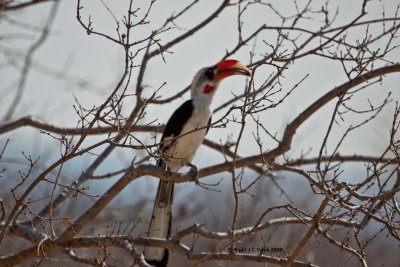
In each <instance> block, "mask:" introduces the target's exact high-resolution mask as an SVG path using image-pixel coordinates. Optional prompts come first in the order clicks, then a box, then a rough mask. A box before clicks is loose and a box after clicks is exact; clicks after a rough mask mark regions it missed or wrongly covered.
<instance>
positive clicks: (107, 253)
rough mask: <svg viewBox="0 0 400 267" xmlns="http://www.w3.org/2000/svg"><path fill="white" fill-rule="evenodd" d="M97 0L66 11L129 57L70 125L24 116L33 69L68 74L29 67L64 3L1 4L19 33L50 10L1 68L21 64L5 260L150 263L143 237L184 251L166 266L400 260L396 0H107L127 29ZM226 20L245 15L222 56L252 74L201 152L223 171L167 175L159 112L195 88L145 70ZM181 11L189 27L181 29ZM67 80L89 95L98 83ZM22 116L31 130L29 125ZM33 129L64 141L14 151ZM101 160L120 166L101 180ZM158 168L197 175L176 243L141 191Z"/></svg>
mask: <svg viewBox="0 0 400 267" xmlns="http://www.w3.org/2000/svg"><path fill="white" fill-rule="evenodd" d="M86 2H87V1H82V0H77V2H76V7H75V14H72V13H71V14H70V16H71V17H72V16H74V15H75V16H76V20H77V21H78V23H79V25H80V27H81V31H84V32H86V33H87V35H88V37H87V38H96V42H111V43H113V44H114V45H117V46H118V47H119V48H120V49H121V50H123V54H124V55H123V62H121V63H123V64H122V71H121V75H120V76H119V77H118V80H117V81H116V82H115V84H114V85H113V86H108V87H107V95H106V96H103V97H102V102H101V103H100V104H94V103H91V104H90V105H89V106H85V105H83V104H81V103H80V101H79V97H80V96H79V95H77V96H75V97H76V104H75V105H74V106H73V109H74V111H75V112H76V114H77V116H78V119H77V120H76V126H75V127H67V126H66V125H64V124H62V123H61V122H60V123H59V124H52V123H50V122H47V121H43V120H39V119H37V118H36V116H34V114H32V115H28V116H22V117H21V116H19V110H21V109H23V106H22V104H21V98H22V96H23V95H26V94H28V93H27V92H26V90H25V87H26V86H27V84H28V83H29V80H28V76H29V72H30V71H32V70H34V69H36V70H40V71H42V72H44V73H45V74H46V75H47V76H46V75H45V76H43V77H48V76H56V77H59V73H57V71H55V70H54V69H47V68H45V67H44V66H43V65H40V63H38V62H35V60H34V55H35V53H36V52H37V51H38V50H40V48H41V46H42V45H43V44H44V43H45V42H46V41H47V40H48V38H50V37H51V36H50V37H49V32H51V28H52V24H53V21H54V19H55V18H56V16H57V15H58V14H59V11H60V10H58V9H59V5H60V1H26V2H16V1H2V2H1V3H0V16H1V17H0V19H1V23H3V24H4V23H8V24H12V25H13V26H15V27H17V28H27V26H26V25H27V24H23V22H21V21H19V20H18V15H19V13H18V12H21V11H22V12H23V11H24V10H27V9H31V8H38V7H40V8H43V9H44V10H48V13H47V15H46V16H47V18H46V22H45V26H43V27H41V28H39V29H37V28H36V29H34V30H33V32H34V33H35V35H34V36H35V38H34V40H33V41H32V40H31V39H29V41H30V42H31V43H29V44H30V45H28V46H27V47H25V48H24V47H23V48H20V47H18V50H12V49H11V48H10V47H8V46H7V45H2V44H1V43H0V45H1V46H0V52H1V56H2V61H3V62H1V66H2V69H0V70H1V71H3V72H4V73H6V72H7V67H9V66H15V68H16V69H17V70H18V79H17V82H13V83H10V82H8V81H4V78H6V77H5V76H6V75H4V78H2V81H3V83H4V84H5V85H4V86H5V87H4V88H2V90H3V92H2V93H3V94H5V93H4V92H5V90H8V89H9V88H11V89H12V93H11V95H10V93H7V94H5V95H9V96H8V97H7V98H5V99H7V101H4V100H1V103H2V106H3V107H2V108H1V112H2V114H1V118H2V121H1V124H0V135H1V139H0V161H1V164H2V167H1V170H0V175H1V181H0V182H1V199H2V200H1V201H0V204H1V205H0V209H1V226H0V230H1V232H0V251H1V253H0V266H14V265H17V264H22V263H30V264H33V265H35V266H40V265H50V264H54V263H56V262H61V263H62V264H66V265H68V266H74V265H76V266H131V265H133V264H137V265H139V266H148V265H147V263H146V259H145V258H144V256H143V254H142V251H143V247H145V246H151V247H163V248H167V249H168V250H169V251H170V252H171V253H173V255H172V258H171V259H170V266H176V265H180V264H181V265H182V266H187V265H196V266H197V265H204V266H208V265H209V266H215V265H224V266H232V265H234V264H236V263H237V264H240V266H242V265H243V262H245V263H247V264H249V266H254V265H255V264H256V263H260V264H263V265H265V264H266V263H271V264H275V265H278V266H279V265H280V266H337V263H338V262H340V263H342V264H347V265H348V266H356V265H361V266H368V265H371V266H377V265H378V264H383V263H385V262H386V263H388V264H389V265H395V264H396V260H397V261H398V258H396V257H397V256H396V253H397V252H396V248H397V247H398V244H399V243H398V241H399V239H400V236H399V223H400V222H399V219H400V216H399V213H400V208H399V203H398V196H399V190H400V169H399V165H400V141H399V136H400V135H399V125H400V115H399V114H400V105H399V103H398V99H397V98H398V97H399V94H398V82H399V81H398V73H399V72H400V64H399V62H398V59H399V57H398V55H399V44H400V43H399V38H398V31H399V28H400V18H399V16H398V11H399V6H398V4H396V3H395V1H392V2H390V3H387V2H381V1H366V0H364V1H362V2H357V3H351V4H348V5H349V6H341V5H338V6H336V4H335V3H332V2H329V1H327V2H325V3H320V2H317V1H311V0H310V1H294V2H291V3H290V4H289V3H288V4H286V5H285V4H278V3H276V4H275V3H272V2H271V3H270V2H269V1H232V0H221V1H220V2H219V3H218V5H217V6H216V8H214V9H210V8H211V7H210V8H208V12H209V13H208V14H204V13H201V14H202V16H201V17H202V19H201V20H195V19H196V18H197V17H196V18H195V17H194V16H193V14H197V13H198V12H200V11H204V9H203V8H202V7H201V3H200V1H198V0H194V1H192V2H190V3H186V5H183V6H180V7H176V8H174V9H175V10H176V11H175V12H174V13H172V14H165V13H162V12H161V13H160V12H158V13H157V8H158V5H159V4H160V3H159V2H158V1H155V0H153V1H149V2H145V3H143V4H139V3H136V2H135V1H132V0H130V1H129V2H127V3H126V8H125V10H124V15H122V16H121V17H119V15H118V14H117V12H116V11H115V8H114V7H113V6H112V4H111V2H109V3H108V2H106V1H103V0H102V1H100V3H102V5H103V9H104V10H106V12H107V14H108V16H109V17H111V18H112V20H111V21H115V24H112V25H111V27H113V28H114V29H115V30H114V31H113V32H112V31H108V30H106V29H102V27H101V26H99V27H97V26H96V21H99V20H101V18H100V15H98V14H96V13H93V11H92V10H90V9H88V8H87V5H88V3H86ZM343 5H345V4H343ZM396 5H397V6H396ZM63 12H70V10H63ZM116 14H117V15H116ZM154 14H157V15H159V14H163V17H162V18H161V20H163V22H162V23H160V24H159V23H155V22H153V20H155V18H154ZM224 14H228V15H227V16H229V17H230V18H232V16H233V19H234V20H232V21H236V25H235V27H234V29H235V37H236V41H234V42H232V41H229V42H228V43H227V44H226V51H225V52H224V53H223V54H222V53H221V54H220V55H219V57H220V58H212V59H210V63H212V62H213V61H214V60H219V59H221V58H231V57H234V58H237V57H240V60H241V61H242V62H247V66H248V67H249V68H250V69H252V76H251V77H250V78H249V79H248V80H247V81H246V83H245V84H242V85H236V87H237V88H236V89H238V90H242V91H241V93H237V91H235V93H232V94H231V95H228V97H226V95H225V98H224V99H223V102H220V101H219V102H218V101H217V102H218V103H216V104H217V107H216V108H215V109H214V116H213V122H212V128H213V129H214V130H218V135H219V138H220V140H219V141H218V140H217V139H214V138H210V139H207V140H205V142H204V146H205V147H207V148H209V149H208V150H207V151H206V152H205V153H207V157H209V156H208V154H210V155H212V156H213V157H215V159H216V160H214V161H213V162H217V163H214V164H213V163H210V166H207V167H202V168H199V170H198V172H187V173H186V172H181V173H173V174H171V173H168V172H165V170H164V169H163V168H161V167H157V166H155V164H154V162H155V159H157V157H158V156H159V155H157V147H158V145H159V139H160V134H159V133H160V132H162V129H163V123H164V121H163V120H161V119H160V120H158V119H157V117H158V116H159V115H160V114H161V113H162V112H160V111H161V108H163V109H164V107H170V106H171V105H170V104H174V105H175V104H177V103H179V102H180V101H181V100H182V97H185V96H186V93H187V91H188V90H189V87H188V86H187V87H185V88H181V89H180V90H179V91H178V92H175V93H174V94H170V93H168V91H167V90H164V89H165V88H166V87H168V84H166V82H168V81H165V82H164V83H161V84H154V83H151V81H149V80H148V79H147V78H146V75H147V74H148V73H149V72H150V69H151V68H150V67H149V66H150V65H152V64H153V62H160V63H161V62H164V63H163V64H167V66H168V67H169V68H178V66H170V65H168V62H169V61H170V60H172V59H173V58H174V52H175V51H179V49H181V48H182V47H183V46H184V45H185V44H187V45H188V46H190V41H191V40H192V39H193V38H194V37H195V36H198V35H200V34H201V32H202V31H206V30H207V29H212V28H213V27H215V23H216V22H217V21H220V22H221V21H222V22H223V19H226V17H224ZM158 19H159V20H160V18H158ZM187 21H190V22H191V24H190V25H184V26H182V25H181V24H182V23H185V22H186V23H187ZM7 38H14V39H15V38H21V40H23V39H24V37H23V36H22V35H21V36H19V35H17V34H16V35H13V36H11V37H10V36H8V35H7V34H6V33H2V35H0V41H2V42H3V43H4V42H5V41H6V40H7ZM196 49H197V48H196ZM193 53H199V54H201V51H196V52H193ZM10 55H11V56H10ZM202 56H203V55H202ZM315 62H320V63H321V66H323V67H324V68H327V69H326V71H328V72H331V73H330V75H331V77H333V78H334V79H333V80H334V83H333V84H332V85H331V86H328V85H327V86H326V87H325V88H319V89H317V88H313V91H310V90H308V88H309V87H310V86H314V84H315V83H316V81H317V80H318V77H317V76H318V75H315V73H314V74H313V72H312V70H315V69H317V68H319V67H318V66H316V67H315V66H314V65H312V64H316V63H315ZM192 63H193V62H192ZM47 65H49V66H51V62H50V63H48V64H47ZM155 65H157V64H155ZM152 66H154V65H152ZM327 66H329V67H327ZM200 67H203V66H200V65H199V68H200ZM153 68H156V67H153ZM308 68H309V69H308ZM62 77H63V78H65V80H66V83H74V84H77V85H78V86H82V87H84V86H85V85H87V86H88V87H89V88H92V87H91V86H90V85H88V84H90V82H91V81H86V80H82V79H80V78H76V77H74V76H72V75H68V74H66V73H64V74H63V75H62ZM173 79H175V78H173ZM191 79H192V77H185V78H184V81H186V82H190V81H191ZM396 79H397V80H396ZM393 81H394V83H393ZM5 82H7V83H5ZM10 84H11V85H10ZM326 84H329V82H327V83H326ZM391 87H392V88H391ZM307 90H308V91H307ZM391 90H393V91H394V92H391ZM304 92H305V93H304ZM162 95H167V96H162ZM305 95H306V96H305ZM293 103H297V104H299V105H298V106H297V107H296V108H297V109H298V110H296V111H295V112H293V114H292V115H291V116H290V118H288V119H287V121H285V122H284V123H282V124H281V125H279V126H278V127H276V126H274V125H271V124H270V120H272V118H273V117H278V116H279V114H282V112H283V111H282V109H283V108H285V109H288V108H291V107H292V106H293ZM71 109H72V108H71ZM60 112H61V111H60ZM315 117H318V120H316V119H315ZM371 125H372V126H371ZM27 126H29V127H30V128H32V129H33V131H34V134H32V135H29V133H28V134H23V135H21V134H17V133H21V132H22V133H25V132H26V131H27V129H26V127H27ZM376 127H379V129H376ZM274 128H275V129H276V128H277V129H276V130H275V129H274ZM374 128H375V129H376V130H372V129H374ZM211 131H213V130H211ZM221 134H222V136H221ZM39 135H40V136H42V137H43V136H45V137H46V138H47V140H48V142H49V143H50V142H53V144H54V142H56V143H57V146H56V145H49V146H48V152H43V155H40V156H39V157H35V156H32V155H31V154H30V153H28V152H26V151H24V150H23V151H22V154H21V149H20V148H17V151H18V153H20V154H16V153H15V152H14V151H13V150H12V149H11V148H10V146H11V145H10V144H11V143H14V145H13V146H15V143H17V144H18V143H19V142H29V143H30V144H32V145H34V144H35V142H37V140H38V139H37V137H38V136H39ZM26 136H28V138H26ZM228 136H230V137H228ZM366 136H368V137H369V139H368V140H377V141H379V144H380V146H379V148H376V147H374V146H373V145H372V144H368V143H364V145H362V146H360V145H357V144H359V143H358V142H359V140H367V139H363V138H365V137H366ZM307 137H309V138H310V139H312V140H311V142H310V140H309V142H308V143H307V144H306V145H304V143H303V142H302V141H301V140H302V139H301V138H307ZM213 139H214V140H213ZM115 153H132V154H131V155H135V156H134V157H132V159H128V160H127V161H122V162H123V164H124V165H123V167H122V168H119V167H113V166H112V164H108V163H107V161H109V160H115ZM124 155H126V154H124ZM82 161H83V162H84V164H83V165H82ZM199 161H201V158H200V157H198V158H197V159H196V162H195V163H198V162H199ZM71 166H76V167H72V168H80V166H84V169H83V171H82V172H81V173H80V175H77V176H76V174H73V175H70V173H69V172H68V171H66V169H68V168H71ZM104 166H110V167H107V171H106V172H104ZM76 173H78V172H76ZM149 176H151V177H154V178H156V179H163V180H166V181H173V182H175V183H177V184H183V185H188V187H187V189H186V190H181V191H179V192H180V193H181V194H182V195H183V196H185V197H183V198H180V199H177V201H176V202H175V203H174V205H175V207H174V217H173V218H174V219H173V225H174V227H173V231H172V233H171V236H170V238H168V239H166V240H161V239H155V238H149V237H147V233H146V230H147V226H148V223H149V216H151V210H150V208H151V206H152V201H154V198H153V197H147V193H143V191H146V190H153V191H154V190H155V189H154V187H146V185H145V181H148V180H149V179H150V178H149ZM211 176H212V179H210V177H211ZM221 177H222V178H221ZM136 184H140V189H139V191H141V192H139V191H132V192H133V193H132V194H131V195H130V198H129V203H126V199H125V200H124V201H122V200H120V199H119V198H118V197H119V196H121V194H123V192H122V191H123V190H128V189H129V188H130V187H131V186H134V185H136ZM99 185H101V186H99ZM143 188H145V190H144V189H143ZM183 191H185V192H183ZM188 192H191V193H188ZM140 193H141V194H140ZM193 195H196V198H193ZM203 195H205V196H206V197H204V198H202V197H201V196H203ZM274 196H280V197H279V200H276V199H275V200H274ZM112 201H114V202H113V203H111V202H112ZM215 203H217V204H215ZM211 206H213V207H211ZM206 207H211V208H209V210H207V211H204V210H205V209H206ZM199 222H200V223H199ZM9 244H11V245H9ZM333 253H335V254H334V256H332V255H333ZM338 253H339V254H338ZM377 253H380V255H385V256H384V257H375V256H376V255H377ZM336 255H340V256H336ZM378 255H379V254H378ZM397 264H398V262H397Z"/></svg>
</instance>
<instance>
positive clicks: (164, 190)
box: [144, 59, 251, 267]
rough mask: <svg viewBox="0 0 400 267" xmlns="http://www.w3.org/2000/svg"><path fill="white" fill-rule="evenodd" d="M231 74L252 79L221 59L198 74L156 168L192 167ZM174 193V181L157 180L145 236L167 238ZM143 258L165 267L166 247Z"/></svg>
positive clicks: (164, 141) (164, 138)
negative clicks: (215, 102) (214, 104)
mask: <svg viewBox="0 0 400 267" xmlns="http://www.w3.org/2000/svg"><path fill="white" fill-rule="evenodd" d="M233 75H245V76H251V71H250V70H249V69H248V68H247V67H246V66H245V65H243V64H242V63H241V62H240V61H238V60H234V59H223V60H221V61H219V62H218V63H217V64H215V65H213V66H209V67H205V68H202V69H200V70H199V71H198V72H197V74H196V75H195V76H194V78H193V81H192V83H191V85H190V91H191V99H189V100H187V101H185V102H184V103H183V104H182V105H181V106H180V107H178V108H177V109H176V110H175V111H174V112H173V114H172V116H171V117H170V118H169V120H168V122H167V124H166V126H165V128H164V132H163V134H162V137H161V141H160V144H159V147H158V152H159V155H160V156H159V159H158V160H157V165H158V166H163V167H164V168H165V169H166V170H167V171H169V172H171V173H174V172H177V171H178V170H179V169H180V168H181V167H182V166H185V165H186V166H191V167H195V166H194V165H192V163H191V162H192V159H193V157H194V155H195V153H196V150H197V149H198V148H199V147H200V145H201V144H202V143H203V140H204V137H205V136H206V134H207V132H208V130H209V128H210V125H211V116H212V112H213V111H212V108H211V104H212V101H213V98H214V95H215V92H216V91H217V89H218V86H219V84H220V82H221V81H222V80H223V79H225V78H227V77H229V76H233ZM173 191H174V183H173V182H171V181H163V180H161V179H160V181H159V184H158V189H157V194H156V198H155V201H154V207H153V212H152V217H151V220H150V225H149V230H148V237H151V238H162V239H166V238H168V237H169V235H170V232H171V220H172V214H171V210H172V200H173V193H174V192H173ZM144 256H145V259H146V262H147V263H149V264H151V265H153V266H156V267H164V266H167V263H168V257H169V252H168V250H167V249H165V248H153V247H146V248H145V250H144Z"/></svg>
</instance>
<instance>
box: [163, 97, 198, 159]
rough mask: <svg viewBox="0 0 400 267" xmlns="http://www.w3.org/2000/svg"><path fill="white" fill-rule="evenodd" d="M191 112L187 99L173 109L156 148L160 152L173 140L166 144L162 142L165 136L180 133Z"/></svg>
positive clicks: (190, 102)
mask: <svg viewBox="0 0 400 267" xmlns="http://www.w3.org/2000/svg"><path fill="white" fill-rule="evenodd" d="M192 112H193V104H192V100H187V101H186V102H184V103H183V104H182V105H181V106H180V107H179V108H178V109H177V110H175V112H174V113H173V114H172V116H171V117H170V118H169V120H168V122H167V125H166V126H165V129H164V132H163V135H162V137H161V144H160V146H159V148H158V149H159V150H160V152H165V151H166V150H167V149H168V148H169V147H170V146H172V145H173V143H174V142H175V140H173V141H172V142H170V143H168V144H165V143H163V141H164V139H165V138H166V137H176V136H179V135H180V134H181V131H182V128H183V126H184V125H185V123H186V122H187V121H188V119H189V118H190V116H192ZM158 164H159V165H160V164H161V161H159V162H158Z"/></svg>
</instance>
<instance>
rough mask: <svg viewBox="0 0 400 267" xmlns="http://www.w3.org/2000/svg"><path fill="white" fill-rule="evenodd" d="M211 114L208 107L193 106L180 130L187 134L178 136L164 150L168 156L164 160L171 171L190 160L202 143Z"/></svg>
mask: <svg viewBox="0 0 400 267" xmlns="http://www.w3.org/2000/svg"><path fill="white" fill-rule="evenodd" d="M211 114H212V111H211V110H210V109H206V110H200V109H198V108H196V107H195V108H194V110H193V112H192V116H191V117H190V118H189V120H188V121H187V122H186V123H185V125H184V126H183V128H182V131H181V135H182V134H185V133H188V134H186V135H183V136H181V137H179V138H178V139H177V140H176V142H175V144H174V145H173V146H172V147H171V148H170V149H169V150H168V151H166V155H167V156H168V157H169V159H168V160H166V161H167V163H168V166H169V168H170V170H171V171H177V170H178V169H179V168H180V167H182V166H183V165H185V164H187V163H190V162H191V160H192V159H193V157H194V154H195V153H196V150H197V149H198V148H199V146H200V145H201V144H202V143H203V140H204V137H205V135H206V133H207V124H208V120H209V119H210V117H211ZM196 129H199V130H196ZM189 132H190V133H189Z"/></svg>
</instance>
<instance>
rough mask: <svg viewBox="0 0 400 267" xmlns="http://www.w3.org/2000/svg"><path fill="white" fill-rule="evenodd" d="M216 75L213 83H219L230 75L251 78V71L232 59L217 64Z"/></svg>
mask: <svg viewBox="0 0 400 267" xmlns="http://www.w3.org/2000/svg"><path fill="white" fill-rule="evenodd" d="M216 67H217V73H216V74H215V76H214V81H220V80H222V79H224V78H226V77H229V76H232V75H245V76H251V71H250V70H249V69H248V68H247V67H246V66H245V65H243V64H242V63H241V62H240V61H238V60H234V59H224V60H221V61H220V62H218V63H217V65H216Z"/></svg>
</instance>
